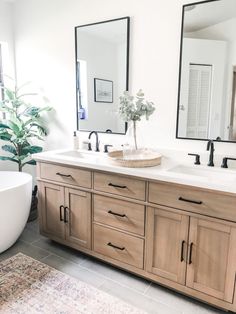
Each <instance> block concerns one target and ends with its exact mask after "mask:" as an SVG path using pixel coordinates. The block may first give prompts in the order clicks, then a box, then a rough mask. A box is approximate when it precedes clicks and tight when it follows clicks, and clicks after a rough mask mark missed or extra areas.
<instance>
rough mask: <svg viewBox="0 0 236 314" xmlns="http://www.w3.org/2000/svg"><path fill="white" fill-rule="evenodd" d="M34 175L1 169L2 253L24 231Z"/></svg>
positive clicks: (0, 239) (0, 212) (0, 250)
mask: <svg viewBox="0 0 236 314" xmlns="http://www.w3.org/2000/svg"><path fill="white" fill-rule="evenodd" d="M31 197H32V177H31V176H30V175H29V174H27V173H24V172H15V171H14V172H13V171H0V253H1V252H3V251H5V250H6V249H8V248H9V247H10V246H12V245H13V244H14V243H15V242H16V240H17V239H18V237H19V236H20V234H21V232H22V231H23V229H24V227H25V225H26V222H27V219H28V216H29V211H30V205H31Z"/></svg>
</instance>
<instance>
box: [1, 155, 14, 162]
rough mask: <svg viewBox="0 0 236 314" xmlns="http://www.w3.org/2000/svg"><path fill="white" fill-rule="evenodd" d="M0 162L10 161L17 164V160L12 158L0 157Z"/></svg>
mask: <svg viewBox="0 0 236 314" xmlns="http://www.w3.org/2000/svg"><path fill="white" fill-rule="evenodd" d="M0 160H10V161H13V162H16V163H19V162H18V160H16V159H14V158H13V157H6V156H0Z"/></svg>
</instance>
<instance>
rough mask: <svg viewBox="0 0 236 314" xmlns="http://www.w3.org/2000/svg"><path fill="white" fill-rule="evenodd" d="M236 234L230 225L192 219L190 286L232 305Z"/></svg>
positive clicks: (235, 268) (188, 269)
mask: <svg viewBox="0 0 236 314" xmlns="http://www.w3.org/2000/svg"><path fill="white" fill-rule="evenodd" d="M235 234H236V229H235V228H232V227H231V226H228V225H227V224H224V223H220V222H212V221H207V220H205V219H204V220H203V219H198V218H193V217H191V218H190V233H189V243H190V245H191V243H192V258H191V261H190V260H189V264H188V267H187V286H188V287H191V288H193V289H195V290H198V291H201V292H203V293H206V294H208V295H211V296H213V297H215V298H218V299H221V300H225V301H227V302H231V303H232V301H233V293H234V283H235V272H236V263H235V256H236V255H235V254H236V246H235V243H234V242H233V241H234V240H235ZM233 245H234V247H233Z"/></svg>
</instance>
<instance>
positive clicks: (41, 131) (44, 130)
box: [31, 122, 48, 136]
mask: <svg viewBox="0 0 236 314" xmlns="http://www.w3.org/2000/svg"><path fill="white" fill-rule="evenodd" d="M31 126H32V127H36V129H37V130H38V132H39V134H40V135H44V136H47V135H48V130H47V128H46V127H45V126H44V125H42V124H40V123H36V122H34V123H32V124H31Z"/></svg>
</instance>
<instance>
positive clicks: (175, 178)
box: [33, 150, 236, 194]
mask: <svg viewBox="0 0 236 314" xmlns="http://www.w3.org/2000/svg"><path fill="white" fill-rule="evenodd" d="M68 151H71V150H54V151H48V152H42V153H39V154H34V155H33V158H34V159H35V160H36V161H41V162H52V163H60V164H65V165H71V166H77V167H82V168H87V169H94V170H102V171H107V172H113V173H117V174H124V175H129V176H136V177H140V178H144V179H151V180H159V181H165V182H172V183H178V184H183V185H189V186H195V187H200V188H206V189H211V190H216V191H222V192H228V193H235V194H236V170H232V169H222V168H220V167H214V168H213V167H207V166H202V165H200V166H199V165H193V160H192V159H191V162H188V163H186V161H184V162H183V163H182V162H181V161H179V160H178V161H177V160H176V159H175V158H174V155H175V154H174V152H172V156H173V157H170V156H166V155H164V156H163V158H162V163H161V165H159V166H155V167H147V168H128V167H121V166H117V165H114V164H113V162H112V161H111V160H110V158H109V157H108V156H107V154H104V153H95V152H91V153H89V152H87V151H80V152H82V154H83V153H84V154H85V156H86V157H84V158H78V157H73V156H67V155H63V154H65V153H66V152H68ZM182 168H183V169H184V172H185V173H183V172H180V170H179V169H182ZM175 169H177V171H175ZM186 169H187V171H188V170H189V171H190V173H191V174H189V173H186ZM192 173H193V174H192ZM208 174H209V175H208Z"/></svg>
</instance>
